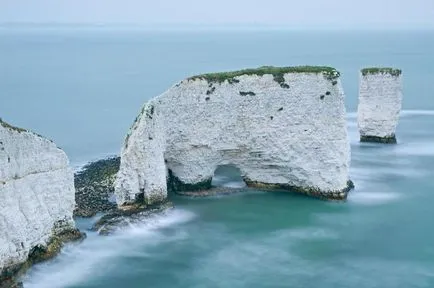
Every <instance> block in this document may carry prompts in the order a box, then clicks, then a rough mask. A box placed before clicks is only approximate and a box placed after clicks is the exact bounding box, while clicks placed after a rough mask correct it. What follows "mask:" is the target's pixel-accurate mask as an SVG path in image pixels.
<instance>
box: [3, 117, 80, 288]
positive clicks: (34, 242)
mask: <svg viewBox="0 0 434 288" xmlns="http://www.w3.org/2000/svg"><path fill="white" fill-rule="evenodd" d="M74 205H75V201H74V180H73V172H72V170H71V169H70V168H69V166H68V159H67V157H66V155H65V153H64V152H63V151H62V150H60V149H59V148H58V147H56V145H55V144H54V143H53V142H51V141H50V140H47V139H45V138H43V137H41V136H39V135H36V134H34V133H32V132H29V131H27V130H25V129H22V128H17V127H14V126H12V125H9V124H7V123H6V122H4V121H2V120H0V235H1V237H0V283H1V282H4V283H6V281H8V280H10V279H11V278H12V277H13V276H14V275H16V273H18V272H19V271H20V270H22V269H25V268H27V267H29V266H30V265H31V264H33V263H36V262H39V261H42V260H45V259H47V258H49V257H52V256H53V255H54V254H55V253H56V252H57V251H58V250H59V249H60V247H61V243H63V242H64V241H67V240H70V239H77V238H80V237H82V235H81V233H80V232H79V231H78V230H77V229H76V228H75V225H74V221H73V219H72V212H73V210H74Z"/></svg>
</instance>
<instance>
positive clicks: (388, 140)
mask: <svg viewBox="0 0 434 288" xmlns="http://www.w3.org/2000/svg"><path fill="white" fill-rule="evenodd" d="M360 142H362V143H383V144H396V143H397V142H396V136H395V135H391V136H385V137H379V136H369V135H361V136H360Z"/></svg>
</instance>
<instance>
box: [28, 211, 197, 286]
mask: <svg viewBox="0 0 434 288" xmlns="http://www.w3.org/2000/svg"><path fill="white" fill-rule="evenodd" d="M195 217H196V215H195V214H194V213H193V212H190V211H186V210H179V209H172V210H170V211H167V212H165V213H162V214H158V215H154V216H153V217H150V218H147V219H146V220H144V221H143V222H141V223H135V224H131V225H130V226H129V227H128V228H126V229H122V232H121V233H115V234H114V235H111V236H99V235H97V234H96V233H94V232H89V233H88V237H87V238H86V239H85V240H84V242H82V243H80V244H68V245H66V246H65V247H64V248H63V249H62V252H61V253H60V255H59V256H58V257H56V258H55V259H54V260H52V261H49V262H46V263H43V264H39V265H36V266H34V267H33V268H32V269H31V270H30V271H29V273H28V275H27V276H26V277H25V278H24V279H23V282H24V287H26V288H38V287H44V288H61V287H64V288H65V287H73V286H76V285H78V284H79V283H82V282H84V281H86V282H91V281H92V280H95V279H96V278H98V277H99V276H100V275H102V274H107V273H110V272H111V269H116V267H113V265H111V264H110V263H112V262H113V260H114V259H115V258H121V257H148V254H147V253H146V247H152V246H155V245H159V244H161V243H166V242H172V241H178V240H180V239H185V238H186V232H183V230H182V229H175V232H176V233H171V234H170V235H167V234H164V233H162V230H164V229H167V228H177V226H179V225H181V224H184V223H187V222H190V221H191V220H192V219H194V218H195Z"/></svg>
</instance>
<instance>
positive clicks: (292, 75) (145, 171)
mask: <svg viewBox="0 0 434 288" xmlns="http://www.w3.org/2000/svg"><path fill="white" fill-rule="evenodd" d="M349 162H350V146H349V140H348V136H347V130H346V123H345V107H344V93H343V90H342V86H341V82H340V79H339V73H338V72H337V71H336V70H335V69H333V68H329V67H310V66H301V67H285V68H277V67H261V68H258V69H247V70H242V71H235V72H228V73H216V74H204V75H199V76H194V77H191V78H188V79H186V80H183V81H181V82H180V83H178V84H176V85H175V86H173V87H172V88H170V89H169V90H168V91H167V92H165V93H163V94H162V95H160V96H158V97H156V98H153V99H151V100H150V101H149V102H148V103H146V104H145V105H144V107H143V109H142V111H141V113H140V114H139V116H138V117H137V118H136V121H135V122H134V124H133V126H132V127H131V129H130V131H129V132H128V135H127V137H126V139H125V144H124V147H123V148H122V152H121V165H120V171H119V173H118V175H117V179H116V182H115V194H116V197H117V203H118V205H119V206H121V207H122V206H124V205H126V206H128V205H129V204H133V203H136V202H144V203H147V204H152V203H158V202H159V201H162V200H164V199H165V198H166V197H167V190H168V188H169V189H173V190H175V191H181V190H183V191H185V190H188V191H191V190H198V189H206V188H209V187H210V186H211V179H212V177H213V175H214V171H215V170H216V168H217V167H218V166H219V165H228V164H231V165H234V166H236V167H238V168H239V169H240V170H241V173H242V176H243V178H244V181H245V182H246V183H247V184H248V185H249V186H253V187H260V188H266V189H269V188H278V189H287V190H291V191H297V192H301V193H305V194H308V195H312V196H316V197H320V198H325V199H345V198H346V196H347V192H348V190H349V189H350V187H351V185H352V183H351V182H350V181H349V175H348V170H349Z"/></svg>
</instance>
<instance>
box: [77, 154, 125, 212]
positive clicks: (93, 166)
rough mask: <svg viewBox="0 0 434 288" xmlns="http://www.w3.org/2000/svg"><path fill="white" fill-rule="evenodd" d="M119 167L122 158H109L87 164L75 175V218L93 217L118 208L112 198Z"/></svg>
mask: <svg viewBox="0 0 434 288" xmlns="http://www.w3.org/2000/svg"><path fill="white" fill-rule="evenodd" d="M119 165H120V157H112V158H107V159H103V160H99V161H96V162H92V163H89V164H87V165H86V166H84V167H83V169H82V170H81V171H79V172H77V173H76V174H75V175H74V184H75V201H76V203H77V206H76V209H75V211H74V215H75V216H81V217H91V216H94V215H95V214H96V213H98V212H106V211H111V210H113V209H115V208H116V203H114V202H113V201H110V198H111V197H112V196H113V193H114V181H115V178H116V173H117V172H118V171H119Z"/></svg>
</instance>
